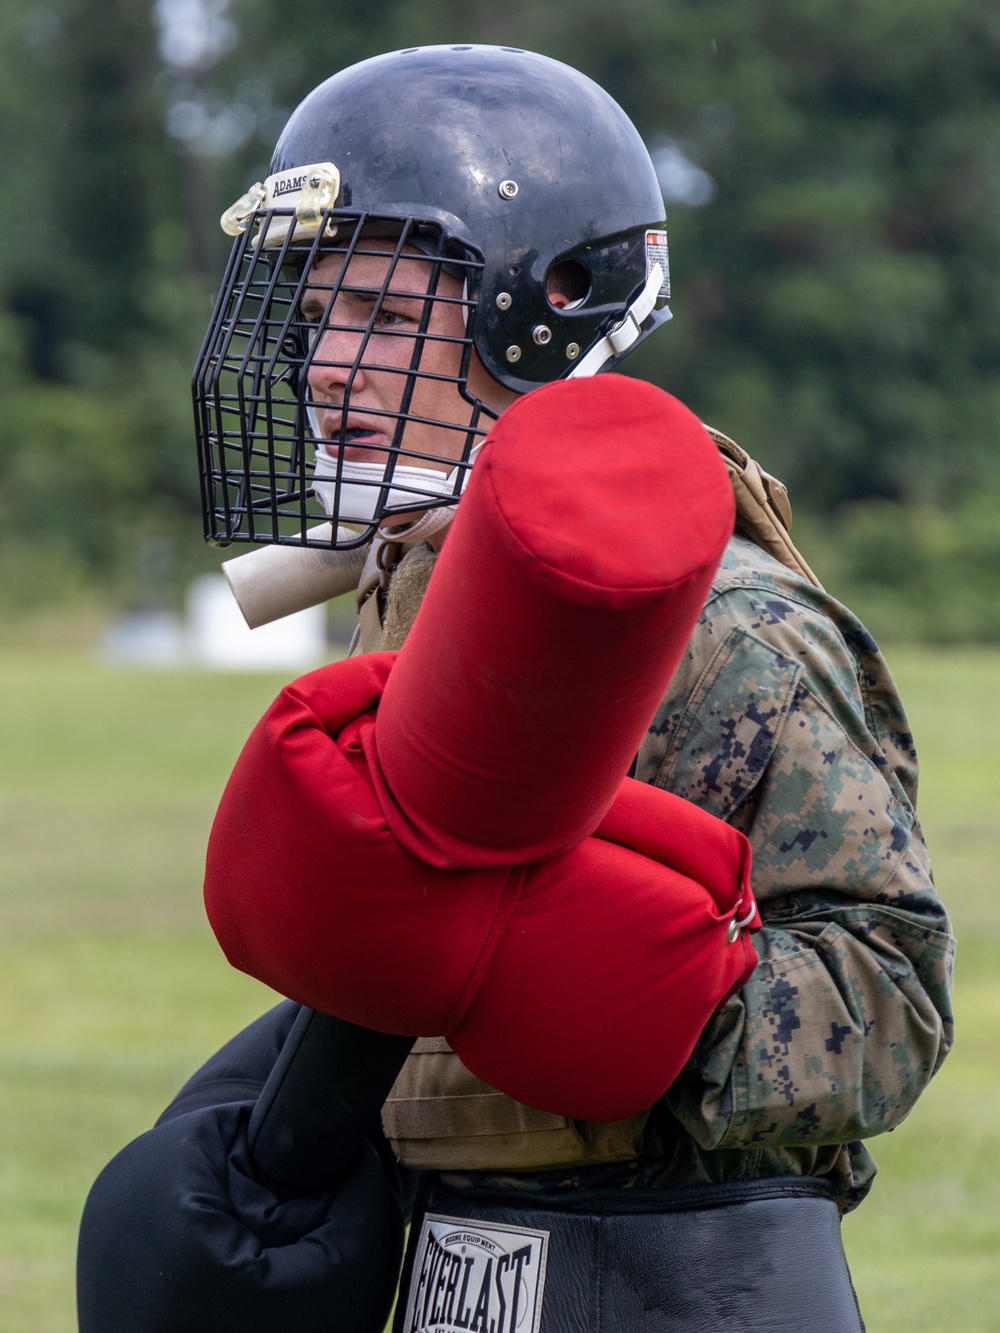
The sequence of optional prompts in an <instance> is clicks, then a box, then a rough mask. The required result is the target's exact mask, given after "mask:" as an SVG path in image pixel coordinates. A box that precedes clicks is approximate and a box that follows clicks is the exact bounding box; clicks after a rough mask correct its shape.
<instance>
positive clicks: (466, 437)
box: [194, 209, 498, 549]
mask: <svg viewBox="0 0 1000 1333" xmlns="http://www.w3.org/2000/svg"><path fill="white" fill-rule="evenodd" d="M295 236H296V226H295V216H294V213H293V211H292V210H282V209H274V210H269V211H268V212H266V213H264V214H262V215H261V216H260V219H259V222H258V224H257V226H256V228H248V229H247V231H246V232H244V234H243V235H241V236H240V237H239V238H238V239H237V241H236V243H235V245H234V247H233V253H232V255H231V257H230V261H229V269H228V271H227V274H226V280H225V281H224V283H223V287H222V292H221V295H220V297H219V301H218V304H217V306H216V309H215V312H214V314H213V317H212V321H211V324H210V326H209V331H208V334H207V336H206V339H205V343H204V346H203V348H202V351H201V355H200V356H199V359H198V364H197V367H196V370H195V377H194V397H195V418H196V432H197V436H198V449H199V461H200V467H201V481H202V494H203V501H204V512H205V520H206V523H205V537H206V539H207V540H208V541H209V542H211V543H212V544H213V545H221V546H225V545H228V544H229V543H231V542H239V541H248V542H267V543H276V544H284V545H296V546H301V545H306V546H317V547H330V546H331V545H336V546H337V547H339V548H341V549H345V548H350V547H353V546H360V545H363V544H364V543H365V542H367V541H369V540H370V539H371V538H372V537H373V536H374V535H375V533H376V531H377V530H378V528H379V527H380V526H382V525H388V526H392V522H393V517H394V516H395V515H398V514H403V515H406V516H407V517H408V518H412V517H414V516H415V515H416V514H418V513H419V512H421V511H425V510H427V509H429V508H435V507H440V506H441V505H444V504H453V503H454V502H455V500H456V499H457V498H458V496H459V495H460V494H461V490H462V487H463V485H464V480H465V474H466V473H467V471H468V469H469V467H470V466H471V462H470V456H471V454H472V451H473V449H474V447H475V444H476V442H477V441H478V440H479V439H481V438H482V437H483V436H484V435H485V434H486V431H487V430H488V428H489V425H490V423H491V422H492V421H493V420H494V419H495V418H496V416H497V415H498V413H497V412H496V411H494V410H493V409H491V408H490V407H488V406H487V405H486V404H485V403H484V402H482V401H481V400H480V399H478V398H477V397H475V396H474V394H473V393H472V392H471V391H470V390H469V387H468V376H469V367H470V364H471V358H472V352H473V339H474V332H475V329H474V324H475V311H476V293H477V292H478V289H479V285H480V279H481V274H482V269H483V263H482V260H481V258H479V257H478V256H476V255H475V254H474V253H473V252H472V251H471V249H470V247H469V246H468V245H467V244H463V245H462V246H461V247H458V246H457V245H456V244H455V243H454V242H452V241H451V238H450V237H449V236H448V235H447V233H446V231H445V229H444V228H443V227H442V226H441V225H440V224H438V223H434V222H429V223H428V222H421V221H419V220H418V219H416V218H413V217H410V218H405V219H400V218H398V217H391V216H388V215H379V214H371V213H349V212H346V211H344V210H336V211H333V210H329V211H328V212H327V213H326V214H325V217H324V225H323V226H322V227H321V228H319V230H318V232H317V234H316V236H314V237H313V238H311V239H309V240H305V241H298V240H296V239H295ZM272 238H276V239H272ZM359 278H362V279H363V285H359V281H358V279H359ZM375 283H377V285H374V284H375ZM446 287H447V288H449V289H450V292H446V291H445V290H444V289H445V288H446ZM403 312H405V316H404V313H403ZM436 312H437V313H436ZM442 312H447V313H444V314H442ZM449 315H450V318H449ZM441 325H446V327H445V328H441V327H440V326H441ZM359 375H360V376H363V377H364V378H363V380H362V384H371V383H372V382H377V383H378V385H379V392H378V393H377V394H376V395H372V394H370V393H368V394H366V393H365V392H364V390H363V388H362V389H360V391H359V387H360V386H359V384H358V380H359ZM359 398H360V399H362V401H361V402H359V401H358V400H359ZM434 405H439V406H443V409H444V410H443V411H442V415H440V416H434V415H430V414H429V413H430V412H433V410H434ZM359 422H361V424H359ZM431 432H433V437H432V436H431ZM359 435H363V436H364V443H363V446H362V447H361V448H357V447H355V448H352V440H354V439H356V438H358V437H359ZM432 438H433V444H432V443H431V441H432ZM429 445H431V447H428V446H429ZM359 453H362V454H363V455H364V458H365V460H366V462H367V464H368V465H367V466H365V467H358V466H357V464H356V463H355V464H354V465H353V466H352V462H351V455H352V454H355V455H356V454H359ZM320 477H322V478H324V480H323V482H322V483H321V482H320V481H319V478H320ZM324 512H325V515H326V517H327V518H328V519H329V520H330V522H331V524H332V531H331V529H330V528H327V527H326V526H325V525H323V526H319V527H317V526H316V525H317V524H318V523H319V521H320V520H321V519H322V518H323V516H324ZM345 525H346V527H347V528H349V529H350V530H351V532H345V531H343V528H344V526H345ZM338 528H340V529H341V531H340V532H339V534H338ZM310 529H312V531H310ZM352 532H353V533H354V534H356V535H354V536H352V535H351V533H352Z"/></svg>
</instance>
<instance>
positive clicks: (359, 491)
mask: <svg viewBox="0 0 1000 1333" xmlns="http://www.w3.org/2000/svg"><path fill="white" fill-rule="evenodd" d="M222 225H223V227H224V228H225V230H227V231H228V232H230V233H231V234H232V235H233V236H234V238H235V239H234V245H233V250H232V254H231V257H230V260H229V265H228V268H227V270H226V275H225V278H224V281H223V284H222V290H221V292H220V295H219V299H218V302H217V304H216V308H215V311H214V314H213V316H212V320H211V324H210V326H209V330H208V334H207V336H206V339H205V343H204V346H203V348H202V351H201V355H200V357H199V360H198V364H197V368H196V371H195V377H194V399H195V417H196V429H197V435H198V444H199V454H200V462H201V476H202V492H203V499H204V511H205V523H206V526H205V535H206V538H207V540H209V541H210V542H213V543H215V544H218V545H227V544H228V543H229V542H232V541H251V542H278V543H282V544H291V545H309V546H330V545H334V546H339V547H350V546H358V545H361V544H363V543H364V542H365V541H367V540H369V539H370V538H371V537H372V536H373V535H374V534H375V533H376V531H378V530H380V529H381V530H382V531H383V532H387V531H393V530H394V531H395V532H397V533H398V532H406V533H409V534H412V535H414V536H415V535H418V534H419V533H426V532H429V531H430V530H433V528H434V527H435V526H441V525H442V524H443V523H444V522H446V521H447V519H448V517H450V513H451V510H450V509H449V508H448V506H453V505H454V503H455V501H456V500H457V498H458V496H459V495H460V494H461V490H462V486H463V484H464V480H465V476H466V474H467V472H468V469H469V467H471V464H472V460H473V458H474V455H475V449H476V445H477V443H478V442H479V441H480V439H481V437H482V436H483V435H485V433H486V430H487V429H488V427H489V423H490V422H491V421H492V420H493V419H495V418H496V416H498V415H499V412H500V410H502V407H503V406H505V405H506V402H507V401H510V398H511V395H512V394H521V393H525V392H527V391H528V390H530V389H533V388H535V387H536V386H537V385H540V384H545V383H548V382H549V381H551V380H556V379H560V378H562V377H565V376H569V375H580V374H593V373H595V372H596V371H599V370H607V369H611V368H612V367H614V366H616V365H617V364H618V363H619V362H620V361H621V359H622V358H623V357H624V356H625V355H626V354H627V353H628V352H629V351H630V350H631V349H632V348H633V347H634V346H636V344H637V343H638V342H640V341H641V340H642V339H644V338H645V337H647V336H648V334H649V333H651V332H652V331H653V330H654V329H655V328H657V327H658V326H659V325H660V324H662V323H663V322H664V321H665V320H667V319H669V318H670V313H669V310H668V309H667V307H666V298H667V296H668V295H669V278H668V269H667V237H666V231H665V220H664V211H663V199H662V195H661V192H660V188H659V185H658V182H657V178H656V173H655V171H654V169H653V165H652V163H651V161H650V157H649V154H648V152H647V151H646V148H645V146H644V145H643V143H642V140H641V139H640V137H639V135H638V132H637V131H636V129H635V127H634V126H633V125H632V123H631V121H630V120H629V119H628V117H627V116H626V115H625V113H624V112H623V111H622V110H621V108H620V107H619V106H618V105H617V104H616V103H615V102H614V101H613V100H612V98H611V97H610V96H608V94H607V93H605V92H604V91H603V90H602V89H601V88H599V87H598V86H597V85H596V84H595V83H593V82H592V81H591V80H590V79H588V78H586V77H585V76H584V75H582V74H580V73H578V72H577V71H576V70H573V69H570V68H569V67H568V66H566V65H563V64H561V63H559V62H558V61H555V60H550V59H548V58H547V57H545V56H540V55H534V54H532V53H530V52H528V51H521V50H517V49H514V48H512V47H491V46H433V47H421V48H413V49H410V50H405V51H397V52H394V53H392V54H390V55H383V56H377V57H375V58H374V59H371V60H366V61H363V62H361V63H360V64H357V65H354V66H352V67H350V68H349V69H346V70H343V71H341V72H340V73H339V74H335V75H334V76H333V77H332V78H330V79H328V80H327V81H326V82H325V83H322V84H320V86H319V87H318V88H316V89H315V90H314V91H313V92H312V93H310V94H309V96H308V97H307V98H306V99H305V101H304V102H302V104H301V105H300V106H299V107H298V108H297V109H296V110H295V111H294V112H293V114H292V116H291V118H290V120H289V121H288V124H287V125H286V127H285V130H284V132H283V133H282V135H281V138H280V140H279V142H278V145H277V147H276V149H275V152H274V157H273V159H272V162H271V167H270V175H269V176H268V178H267V180H266V181H264V182H261V183H259V184H257V185H255V186H253V188H252V189H251V190H250V191H248V193H247V194H246V195H244V196H243V198H242V199H240V200H238V201H237V203H236V204H234V205H233V207H232V208H230V209H229V210H228V211H227V212H226V213H225V214H224V215H223V219H222ZM323 510H325V511H326V515H327V517H328V518H329V519H331V520H332V530H331V529H330V528H328V527H326V526H325V525H324V526H323V527H322V528H320V529H313V530H312V531H310V527H309V525H310V522H312V521H313V520H314V519H317V518H320V517H321V515H322V511H323Z"/></svg>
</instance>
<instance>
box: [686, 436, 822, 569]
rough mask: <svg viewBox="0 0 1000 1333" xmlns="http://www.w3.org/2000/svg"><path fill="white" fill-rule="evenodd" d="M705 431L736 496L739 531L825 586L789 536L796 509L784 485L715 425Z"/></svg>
mask: <svg viewBox="0 0 1000 1333" xmlns="http://www.w3.org/2000/svg"><path fill="white" fill-rule="evenodd" d="M705 429H706V430H707V431H708V433H709V435H711V437H712V439H713V440H714V441H715V443H716V445H717V446H718V449H719V453H720V454H721V455H722V461H723V462H724V463H725V465H726V470H727V471H728V473H729V479H730V481H731V482H732V483H733V494H734V496H735V497H736V531H737V532H739V533H741V534H742V535H743V536H744V537H749V538H750V540H751V541H753V542H756V543H757V545H758V546H759V547H761V548H762V550H765V551H767V553H768V555H773V556H774V558H775V560H780V561H781V563H782V564H783V565H785V566H786V567H787V568H788V569H793V570H794V571H795V572H796V574H801V575H802V577H803V578H804V579H808V580H809V582H810V583H811V584H813V585H814V586H815V587H817V588H822V586H823V585H822V583H820V581H819V579H818V578H817V577H816V575H815V574H814V573H813V572H812V570H811V569H810V568H809V566H808V565H807V564H806V562H805V560H803V558H802V556H801V554H800V553H799V551H798V550H797V549H796V546H795V543H794V542H793V541H792V539H791V537H790V536H789V529H790V528H791V526H792V506H791V504H790V503H789V500H788V491H787V490H786V488H785V486H784V483H783V482H780V481H778V479H777V478H776V477H772V476H770V475H769V474H768V473H767V472H765V471H764V469H763V468H762V467H761V466H760V464H759V463H755V462H754V460H753V459H752V458H751V457H750V455H749V454H748V453H747V452H746V450H745V449H741V448H740V446H739V445H738V444H737V443H736V442H735V440H731V439H730V438H729V436H728V435H723V434H722V432H721V431H719V430H713V429H712V427H711V426H706V427H705Z"/></svg>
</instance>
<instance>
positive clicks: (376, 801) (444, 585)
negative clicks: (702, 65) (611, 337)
mask: <svg viewBox="0 0 1000 1333" xmlns="http://www.w3.org/2000/svg"><path fill="white" fill-rule="evenodd" d="M732 524H733V498H732V490H731V487H730V483H729V480H728V477H727V475H726V472H725V469H724V467H723V465H722V463H721V461H720V459H719V456H718V452H717V450H716V448H715V446H714V445H713V444H712V442H711V440H710V439H709V437H708V434H707V432H706V431H705V429H704V427H702V426H701V424H700V423H699V422H698V421H697V419H696V418H695V417H694V416H693V415H692V414H691V413H690V412H688V410H687V409H686V408H684V407H683V406H682V405H681V404H680V403H678V402H677V401H676V400H675V399H673V398H671V397H669V395H667V394H665V393H663V392H662V391H661V390H659V389H656V388H654V387H653V386H651V385H648V384H645V383H642V382H641V381H636V380H630V379H626V378H624V377H620V376H616V375H606V376H602V377H600V378H597V379H594V380H583V381H574V382H559V383H557V384H552V385H548V386H546V387H545V388H543V389H539V390H537V391H535V392H534V393H532V394H529V395H528V396H527V397H526V398H523V399H521V400H519V402H518V403H516V404H515V405H514V406H513V407H512V408H510V409H509V410H508V411H507V412H506V413H505V414H504V415H503V417H502V418H501V419H500V421H499V422H498V423H497V424H496V426H495V427H494V428H493V430H492V432H491V434H490V436H489V438H488V440H487V443H486V445H485V446H484V448H483V450H482V454H481V455H480V458H479V460H478V462H477V464H476V467H475V469H474V470H473V473H472V477H471V480H470V483H469V486H468V488H467V491H466V494H465V496H464V498H463V500H462V503H461V505H460V506H459V510H458V514H457V516H456V518H455V521H454V523H453V525H452V528H451V531H450V533H449V536H448V539H447V542H446V544H445V546H444V549H443V551H442V554H441V557H440V559H439V560H438V564H437V566H436V568H435V571H434V575H433V578H432V579H431V583H430V586H429V588H428V592H427V595H426V597H425V599H424V603H423V605H422V606H421V610H420V613H419V615H418V617H417V620H416V623H415V624H414V627H413V629H412V631H411V633H410V635H409V637H408V639H407V641H406V643H405V645H404V646H403V648H402V650H401V652H399V653H398V654H395V653H383V654H373V655H370V656H367V657H361V658H355V659H352V660H349V661H346V662H341V663H336V664H334V665H333V666H329V667H324V668H322V669H321V670H319V671H316V672H312V673H311V674H310V675H307V676H305V677H303V678H302V679H301V680H299V681H296V682H294V683H293V684H292V685H290V686H288V687H287V689H285V690H284V691H283V692H282V694H281V695H280V696H279V698H278V700H277V701H276V702H275V704H274V705H272V707H271V709H270V710H269V711H268V713H267V714H266V715H265V717H264V718H263V719H262V721H261V722H260V723H259V724H258V726H257V728H256V729H255V731H254V732H253V734H252V735H251V737H250V740H249V741H248V742H247V745H246V747H245V749H244V751H243V754H242V755H241V757H240V759H239V761H238V763H237V765H236V768H235V770H234V773H233V776H232V778H231V779H230V782H229V785H228V786H227V788H226V792H225V794H224V796H223V799H222V802H221V804H220V807H219V812H218V815H217V817H216V821H215V825H214V828H213V831H212V836H211V839H210V843H209V853H208V866H207V874H206V903H207V907H208V912H209V916H210V919H211V921H212V925H213V928H214V929H215V931H216V934H217V936H218V938H219V940H220V943H221V944H222V946H223V948H224V949H225V951H226V953H227V956H228V957H229V959H230V961H231V962H232V963H233V964H234V965H235V966H237V967H239V968H241V969H242V970H244V971H247V972H249V973H251V974H252V975H254V976H256V977H258V978H260V979H261V980H262V981H265V982H266V983H267V984H269V985H271V986H273V987H275V989H277V990H279V991H281V992H282V993H284V994H286V995H289V996H291V997H292V998H294V999H297V1000H299V1001H300V1002H302V1003H304V1004H308V1005H309V1006H310V1007H312V1008H315V1009H319V1010H322V1011H325V1012H328V1013H332V1014H335V1015H337V1016H338V1017H341V1018H345V1019H347V1020H349V1021H350V1022H353V1023H357V1024H359V1025H362V1026H366V1027H373V1028H376V1029H378V1030H380V1031H384V1032H388V1033H400V1034H407V1033H408V1034H413V1033H417V1034H419V1035H428V1036H430V1035H444V1036H446V1037H447V1038H448V1040H449V1041H450V1042H451V1044H452V1045H453V1047H454V1048H455V1050H456V1051H457V1052H458V1054H459V1055H460V1056H461V1058H462V1059H463V1060H464V1061H465V1063H466V1064H467V1065H468V1066H469V1068H470V1069H472V1070H473V1072H474V1073H476V1074H478V1075H479V1077H481V1078H483V1079H485V1080H486V1081H487V1082H489V1083H491V1084H493V1086H495V1087H498V1088H500V1089H501V1090H502V1091H504V1092H507V1093H509V1094H510V1095H512V1096H514V1097H516V1098H518V1099H519V1100H520V1101H523V1102H526V1103H528V1104H529V1105H532V1106H536V1107H538V1108H540V1109H542V1110H549V1111H553V1112H556V1113H559V1114H563V1115H569V1116H573V1117H577V1118H581V1119H588V1120H614V1119H620V1118H623V1117H625V1116H627V1115H631V1114H633V1113H635V1112H636V1111H639V1110H642V1109H644V1108H645V1107H647V1106H649V1105H651V1103H652V1102H653V1101H655V1100H656V1098H657V1097H659V1096H660V1095H661V1094H662V1093H663V1092H664V1091H665V1090H666V1089H667V1087H669V1085H670V1084H671V1083H672V1082H673V1080H674V1078H675V1077H676V1076H677V1074H678V1073H679V1071H680V1069H681V1068H682V1066H683V1064H684V1063H685V1061H686V1060H687V1059H688V1057H689V1056H690V1054H691V1052H692V1050H693V1048H694V1044H695V1042H696V1041H697V1038H698V1036H699V1034H700V1032H701V1030H702V1028H703V1026H704V1024H705V1022H706V1021H707V1019H708V1018H709V1017H710V1016H711V1014H712V1012H713V1011H714V1010H715V1009H716V1008H717V1006H718V1005H719V1004H720V1003H721V1002H722V1001H723V1000H724V999H725V998H726V997H727V996H728V995H729V994H730V993H732V992H733V991H734V990H736V989H737V988H738V987H739V986H740V985H742V983H743V981H744V980H745V979H746V977H747V976H749V974H750V972H751V971H752V969H753V967H754V965H755V963H756V955H755V953H754V950H753V947H752V944H751V943H750V940H749V937H748V935H747V934H746V933H745V931H743V930H741V929H735V922H736V921H737V920H739V922H740V924H741V926H742V925H748V926H749V927H750V928H751V929H752V928H754V927H756V926H758V925H759V924H760V923H759V917H757V915H756V912H755V909H754V908H753V900H752V897H751V895H750V888H749V869H750V852H749V845H748V844H747V842H746V839H745V838H744V837H743V835H742V834H740V833H739V832H738V831H736V830H735V829H733V828H731V827H730V826H728V825H726V824H724V823H722V822H721V821H719V820H716V819H715V818H713V817H712V816H710V815H708V814H706V813H705V812H704V811H701V810H699V809H697V808H696V807H694V806H693V805H691V804H689V803H687V802H685V801H682V800H680V799H679V798H677V797H674V796H671V795H669V794H668V793H666V792H663V791H660V790H658V789H655V788H651V787H648V786H645V785H643V784H640V783H636V782H633V781H631V780H630V779H623V778H622V774H623V773H624V772H625V771H626V770H627V768H628V766H629V763H630V761H631V758H632V756H633V755H634V754H635V752H636V750H637V749H638V746H639V743H640V741H641V740H642V737H643V735H644V734H645V730H646V727H647V726H648V724H649V719H650V718H651V717H652V716H653V714H654V713H655V711H656V708H657V706H658V704H659V702H660V700H661V698H662V696H663V694H664V692H665V690H666V688H667V685H668V684H669V681H670V678H671V676H672V675H673V673H674V670H675V669H676V666H677V663H678V661H679V659H680V655H681V653H682V652H683V650H684V647H685V645H686V643H687V640H688V638H689V636H690V633H691V630H692V628H693V625H694V623H695V620H696V618H697V616H698V614H699V612H700V610H701V607H702V606H703V604H704V601H705V598H706V596H707V593H708V590H709V587H710V584H711V580H712V577H713V574H714V572H715V569H716V567H717V564H718V560H719V558H720V556H721V553H722V550H723V547H724V546H725V543H726V540H727V539H728V537H729V534H730V533H731V531H732Z"/></svg>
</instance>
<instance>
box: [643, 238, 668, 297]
mask: <svg viewBox="0 0 1000 1333" xmlns="http://www.w3.org/2000/svg"><path fill="white" fill-rule="evenodd" d="M654 264H659V266H660V271H661V272H662V274H663V281H662V282H661V283H660V295H661V296H663V297H666V296H669V295H670V259H669V257H668V255H667V233H666V232H665V231H647V232H646V277H647V278H648V277H649V275H650V273H652V271H653V265H654Z"/></svg>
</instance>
